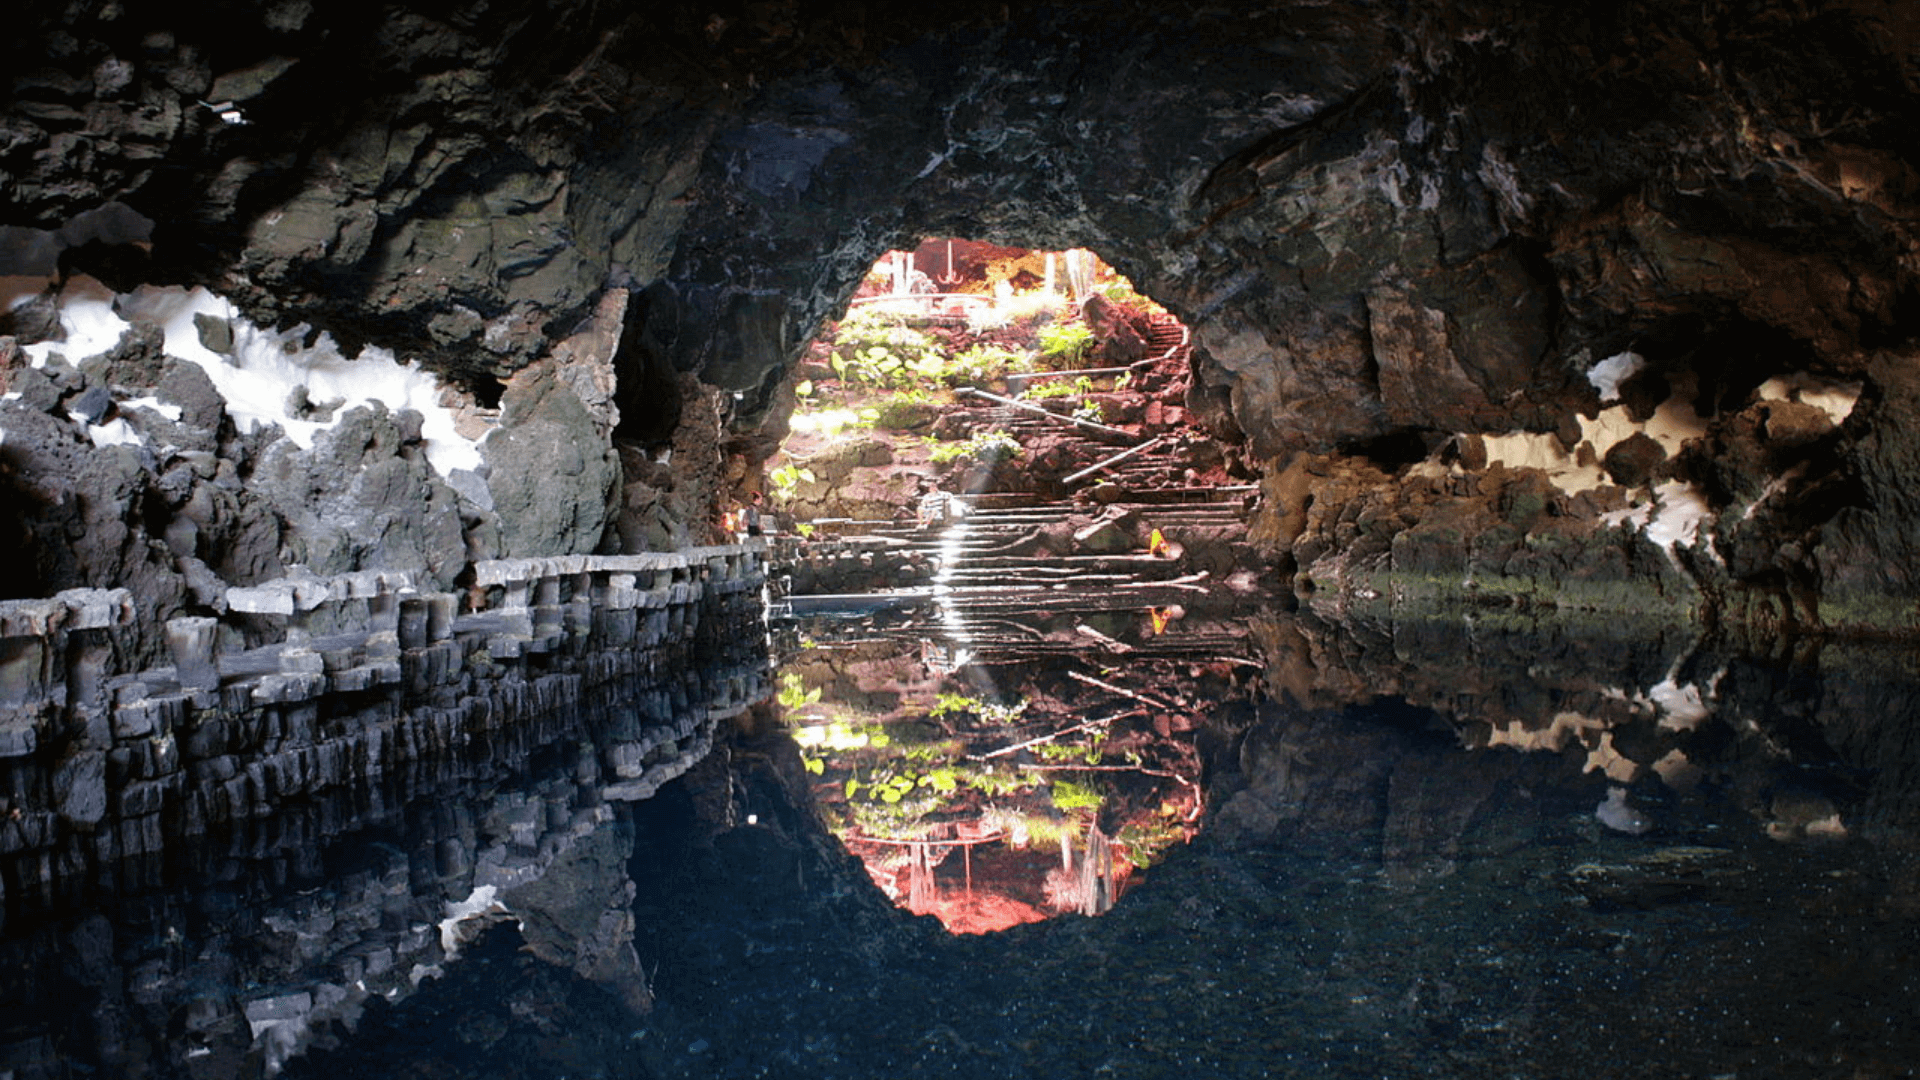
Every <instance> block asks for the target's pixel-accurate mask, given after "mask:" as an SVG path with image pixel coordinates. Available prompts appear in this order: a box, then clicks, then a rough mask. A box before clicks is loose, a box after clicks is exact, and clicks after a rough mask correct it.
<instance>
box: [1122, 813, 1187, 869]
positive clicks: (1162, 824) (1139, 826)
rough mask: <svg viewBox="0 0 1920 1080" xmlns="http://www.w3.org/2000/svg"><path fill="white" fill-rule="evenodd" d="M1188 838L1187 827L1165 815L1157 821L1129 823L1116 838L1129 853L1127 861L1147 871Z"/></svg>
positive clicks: (1174, 818) (1176, 819)
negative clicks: (1167, 851)
mask: <svg viewBox="0 0 1920 1080" xmlns="http://www.w3.org/2000/svg"><path fill="white" fill-rule="evenodd" d="M1186 838H1187V829H1186V826H1185V825H1183V824H1182V823H1181V822H1180V819H1179V818H1178V817H1176V816H1172V815H1165V814H1163V815H1162V816H1161V817H1160V818H1158V819H1157V820H1152V821H1146V822H1132V821H1130V822H1128V823H1127V824H1126V825H1123V826H1121V828H1120V835H1119V836H1117V837H1115V839H1116V840H1119V841H1120V846H1121V847H1122V848H1123V849H1125V851H1126V853H1127V861H1128V862H1130V863H1132V864H1133V865H1135V866H1137V867H1139V868H1140V869H1142V870H1145V869H1146V868H1147V867H1149V866H1151V865H1153V863H1154V862H1155V861H1156V860H1158V859H1159V858H1160V856H1161V855H1162V854H1163V853H1164V852H1165V851H1166V850H1167V849H1168V848H1170V847H1172V846H1173V845H1174V844H1176V843H1181V842H1184V841H1185V840H1186Z"/></svg>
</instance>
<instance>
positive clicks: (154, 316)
mask: <svg viewBox="0 0 1920 1080" xmlns="http://www.w3.org/2000/svg"><path fill="white" fill-rule="evenodd" d="M196 314H199V315H208V316H211V317H213V318H216V319H220V320H222V321H224V322H226V323H228V324H229V325H230V326H231V327H232V329H233V351H232V354H231V355H230V356H222V355H220V354H218V353H215V352H213V351H212V350H210V349H208V348H207V347H206V346H205V345H204V344H202V343H201V340H200V331H199V328H198V327H197V326H195V325H194V321H193V318H194V316H195V315H196ZM132 322H146V323H152V324H155V325H158V326H160V327H161V329H162V331H163V332H164V333H165V335H166V345H165V348H166V351H167V355H168V356H170V357H175V358H178V359H181V360H186V361H189V362H191V363H194V364H197V365H199V366H200V368H201V369H202V370H204V371H205V372H206V373H207V377H208V378H209V379H211V380H212V381H213V385H214V387H215V389H217V390H219V392H220V396H221V397H222V398H223V399H225V401H226V407H227V412H228V414H229V415H231V416H232V417H233V420H234V423H235V424H236V425H237V426H238V427H239V428H240V430H241V431H244V432H252V431H256V430H259V429H260V428H262V427H266V426H268V425H273V424H277V425H279V427H280V429H281V430H282V431H283V432H285V433H286V437H287V438H288V439H290V440H292V441H293V442H294V444H295V445H297V446H299V447H300V448H302V449H306V448H309V447H311V446H312V445H313V438H314V435H315V434H316V433H318V432H319V431H321V430H324V429H326V428H330V427H332V426H333V425H334V424H335V423H338V421H339V418H340V417H341V416H342V415H344V414H345V413H346V412H348V411H349V410H351V409H353V408H354V407H355V406H359V405H366V404H370V403H372V402H376V401H377V402H380V403H381V404H384V405H385V406H386V407H387V409H388V410H390V411H392V412H399V411H400V410H402V409H413V410H414V411H416V412H418V413H419V414H420V416H421V418H422V424H421V438H422V441H423V442H424V444H425V447H426V454H427V460H428V461H429V462H431V463H432V465H433V467H434V470H435V471H437V472H438V473H440V475H442V476H447V475H450V474H451V473H453V472H454V471H455V470H458V469H477V468H479V466H480V463H481V459H480V450H479V446H478V444H477V443H475V442H474V441H473V440H471V439H467V438H465V437H463V436H461V435H460V433H459V432H458V431H457V430H456V429H455V426H454V417H453V412H452V411H451V410H449V409H448V408H446V407H445V406H444V405H442V404H440V392H441V386H440V382H439V380H438V379H436V378H435V377H434V376H433V375H432V374H431V373H430V372H426V371H422V370H421V369H420V366H419V364H417V363H412V362H409V363H406V364H401V363H399V362H398V361H397V360H395V359H394V355H393V354H392V353H391V352H389V351H387V350H386V349H382V348H378V347H374V346H370V347H368V348H366V349H363V350H362V351H361V352H360V355H359V356H358V357H356V358H354V359H348V358H347V357H345V356H344V355H342V354H341V352H340V349H339V347H338V345H336V344H335V343H334V340H333V338H332V336H331V335H328V334H325V333H322V334H320V335H319V337H318V338H317V339H315V341H314V344H313V346H312V347H311V348H308V347H306V346H305V345H304V344H303V341H304V339H305V337H306V336H307V333H308V330H309V328H308V327H307V326H305V325H301V326H295V327H293V328H292V329H289V330H263V329H261V328H259V327H257V326H254V325H253V324H252V323H251V322H248V321H247V320H246V319H245V318H242V317H241V316H240V315H239V313H238V312H237V311H236V310H235V308H234V306H233V305H232V304H231V303H229V302H228V301H226V300H224V299H221V298H220V297H217V296H214V295H213V294H212V293H209V292H207V291H206V290H205V289H201V288H195V289H192V290H186V289H181V288H174V287H168V288H159V287H154V286H144V287H142V288H140V289H138V290H135V291H134V292H132V293H128V294H125V295H122V296H115V295H114V294H113V293H112V292H111V291H110V290H108V289H107V288H106V287H105V286H104V285H102V284H100V283H99V282H98V281H94V280H93V279H91V278H86V277H76V278H74V279H73V280H72V281H70V282H68V284H67V287H66V288H65V289H64V290H63V291H62V293H61V295H60V325H61V328H62V330H63V331H65V336H64V340H62V341H57V342H53V341H47V342H39V343H37V344H33V345H28V346H26V347H25V351H26V353H27V355H28V356H29V357H30V358H31V360H32V362H33V364H34V366H36V367H38V366H41V365H44V364H45V363H46V361H47V357H48V356H50V355H51V354H53V353H56V352H58V353H60V354H62V355H64V356H65V357H66V358H67V359H68V361H69V362H78V361H79V360H81V359H83V358H85V357H88V356H93V355H96V354H98V353H103V352H106V351H107V350H109V349H111V348H113V346H114V345H115V344H117V343H118V342H119V340H120V335H121V333H122V332H124V331H125V330H126V329H127V327H128V326H129V325H130V324H131V323H132ZM296 390H302V391H304V393H305V396H306V399H307V400H308V401H310V402H313V403H315V404H316V405H323V406H324V405H334V406H335V408H334V410H333V414H332V419H329V420H325V421H319V420H307V419H302V418H300V417H296V416H293V415H291V414H290V413H289V411H288V402H289V401H290V400H291V399H292V398H293V397H294V392H295V391H296ZM145 401H146V399H142V403H145ZM152 404H158V402H153V403H152ZM173 418H175V419H177V418H178V410H177V409H176V410H175V411H174V413H173ZM114 424H119V425H120V426H121V427H126V426H127V425H126V424H125V422H124V421H113V422H110V423H109V424H107V425H102V427H103V428H105V429H107V430H104V431H101V430H97V429H96V430H90V431H89V434H90V435H91V436H92V438H93V440H94V443H95V444H96V445H103V446H104V445H110V444H111V443H112V442H115V441H118V442H125V441H138V437H137V436H133V437H132V438H131V439H129V438H128V437H127V436H126V435H123V434H122V433H120V432H119V431H118V429H117V428H114ZM103 440H105V441H103Z"/></svg>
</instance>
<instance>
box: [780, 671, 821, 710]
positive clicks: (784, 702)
mask: <svg viewBox="0 0 1920 1080" xmlns="http://www.w3.org/2000/svg"><path fill="white" fill-rule="evenodd" d="M773 699H774V700H775V701H777V702H779V703H780V707H781V708H783V709H804V708H806V707H807V706H809V705H813V704H816V703H818V702H819V700H820V688H819V687H817V686H816V687H814V688H813V689H811V690H809V689H807V684H806V680H804V679H802V678H801V677H800V673H799V672H797V671H783V672H781V673H780V692H779V693H778V694H775V695H774V698H773Z"/></svg>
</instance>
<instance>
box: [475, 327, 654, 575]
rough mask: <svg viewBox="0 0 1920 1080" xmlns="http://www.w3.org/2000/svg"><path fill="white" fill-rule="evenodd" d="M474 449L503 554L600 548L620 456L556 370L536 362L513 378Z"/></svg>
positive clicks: (541, 553)
mask: <svg viewBox="0 0 1920 1080" xmlns="http://www.w3.org/2000/svg"><path fill="white" fill-rule="evenodd" d="M480 452H481V454H482V456H484V457H485V458H486V462H487V467H488V470H489V471H488V474H487V487H488V489H489V490H491V491H492V492H493V506H494V511H495V513H496V514H497V515H498V517H499V521H500V547H501V551H500V554H501V555H502V556H503V557H507V558H522V557H526V556H531V555H563V554H566V553H568V552H576V551H595V550H598V548H599V546H600V541H601V538H602V534H603V533H604V532H605V531H606V528H607V524H608V522H609V520H610V509H611V507H612V505H613V503H614V500H615V498H616V495H617V491H618V486H619V482H620V461H619V458H618V457H617V456H616V454H615V453H614V451H613V449H612V447H611V446H609V445H608V444H607V443H606V442H605V441H604V439H603V438H602V437H601V435H600V433H599V431H598V429H597V427H596V423H595V420H594V418H593V415H592V414H591V413H589V412H588V411H587V408H586V406H585V405H582V404H581V402H580V398H579V396H578V395H576V394H575V393H574V392H573V391H572V390H571V389H568V387H567V385H566V384H565V382H564V381H562V379H561V374H560V372H559V370H558V368H557V367H555V366H554V365H552V364H539V365H536V366H534V367H531V368H528V369H527V370H525V371H522V372H521V373H519V374H518V375H516V376H514V378H513V380H512V381H511V382H510V383H509V384H508V385H507V392H506V395H505V396H504V397H502V398H501V412H500V426H499V428H498V429H496V430H495V431H494V432H493V433H492V434H491V435H489V436H488V437H487V440H486V442H484V443H482V444H481V447H480Z"/></svg>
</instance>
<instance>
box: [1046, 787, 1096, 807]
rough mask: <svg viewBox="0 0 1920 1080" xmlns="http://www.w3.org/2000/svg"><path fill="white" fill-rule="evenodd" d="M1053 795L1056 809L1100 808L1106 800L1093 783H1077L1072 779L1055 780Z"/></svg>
mask: <svg viewBox="0 0 1920 1080" xmlns="http://www.w3.org/2000/svg"><path fill="white" fill-rule="evenodd" d="M1052 797H1053V806H1054V809H1056V810H1098V809H1100V803H1101V802H1102V801H1104V800H1103V798H1102V796H1101V794H1100V792H1098V791H1096V790H1094V788H1093V787H1092V786H1091V785H1088V784H1076V783H1074V782H1073V781H1071V780H1055V781H1054V782H1053V791H1052Z"/></svg>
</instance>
